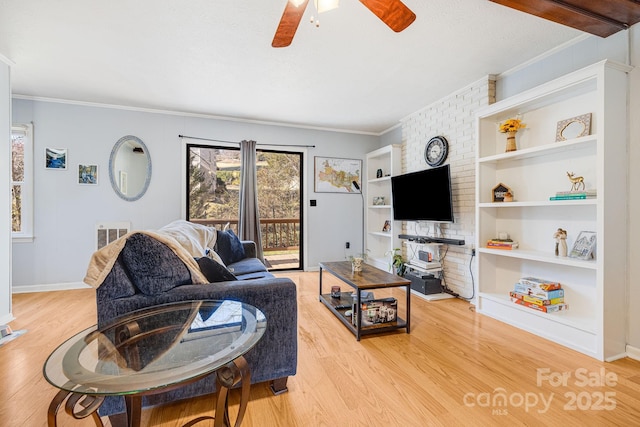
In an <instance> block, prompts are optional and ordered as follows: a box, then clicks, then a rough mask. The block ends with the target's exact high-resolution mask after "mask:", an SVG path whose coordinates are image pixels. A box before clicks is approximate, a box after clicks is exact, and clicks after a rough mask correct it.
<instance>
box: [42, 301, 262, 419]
mask: <svg viewBox="0 0 640 427" xmlns="http://www.w3.org/2000/svg"><path fill="white" fill-rule="evenodd" d="M266 326H267V321H266V318H265V316H264V314H263V313H262V312H261V311H260V310H259V309H257V308H255V307H253V306H251V305H248V304H244V303H241V302H238V301H226V300H225V301H208V300H205V301H186V302H176V303H169V304H164V305H159V306H154V307H150V308H146V309H142V310H138V311H134V312H131V313H129V314H127V315H126V316H123V317H120V318H118V319H117V320H116V321H114V322H112V323H111V324H109V325H107V326H105V327H102V328H98V327H97V326H92V327H90V328H88V329H86V330H84V331H82V332H80V333H78V334H76V335H74V336H73V337H71V338H69V339H68V340H67V341H65V342H64V343H62V344H61V345H60V346H59V347H58V348H56V349H55V350H54V351H53V353H51V355H50V356H49V357H48V358H47V360H46V362H45V364H44V368H43V373H44V377H45V378H46V379H47V381H48V382H49V383H50V384H52V385H53V386H55V387H57V388H59V389H60V391H59V392H58V393H57V394H56V396H55V397H54V399H53V400H52V402H51V404H50V406H49V411H48V414H47V417H48V423H49V426H55V425H56V418H57V413H58V411H59V409H60V407H61V406H62V404H63V403H64V402H65V400H66V405H65V410H66V411H67V413H69V414H70V415H72V416H73V417H74V418H77V419H79V418H85V417H88V416H92V417H93V419H94V421H95V423H96V425H99V426H101V425H102V421H101V419H100V416H99V415H98V412H97V410H98V408H99V407H100V405H101V404H102V402H103V400H104V398H105V397H106V396H124V398H125V403H126V407H127V422H128V425H130V426H139V425H140V418H141V411H142V396H144V395H147V394H153V393H160V392H164V391H167V390H170V389H173V388H178V387H181V386H183V385H185V384H188V383H191V382H194V381H197V380H199V379H201V378H203V377H205V376H207V375H210V374H212V373H214V372H215V373H216V389H217V390H216V404H215V411H216V412H215V417H200V418H198V419H195V420H193V421H192V422H190V423H188V424H187V425H192V424H195V423H197V422H199V421H201V420H203V419H211V418H213V419H214V425H215V426H222V425H231V424H230V422H229V412H228V404H227V396H228V392H229V389H230V388H231V387H233V386H235V385H236V384H238V383H239V382H240V381H242V384H241V399H240V406H239V409H238V414H237V416H236V422H235V425H236V426H239V425H240V423H241V422H242V417H243V416H244V413H245V411H246V406H247V402H248V400H249V386H250V383H251V375H250V371H249V367H248V365H247V362H246V360H245V359H244V357H243V355H244V354H245V353H246V352H247V351H249V350H250V349H251V348H252V347H253V346H254V345H255V344H256V343H257V342H258V341H259V340H260V338H261V337H262V335H263V334H264V331H265V329H266ZM225 423H226V424H225Z"/></svg>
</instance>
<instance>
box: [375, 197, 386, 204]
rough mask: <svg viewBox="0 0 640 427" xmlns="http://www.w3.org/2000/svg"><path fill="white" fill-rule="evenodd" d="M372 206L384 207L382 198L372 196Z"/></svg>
mask: <svg viewBox="0 0 640 427" xmlns="http://www.w3.org/2000/svg"><path fill="white" fill-rule="evenodd" d="M373 205H374V206H384V196H374V198H373Z"/></svg>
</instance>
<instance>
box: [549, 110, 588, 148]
mask: <svg viewBox="0 0 640 427" xmlns="http://www.w3.org/2000/svg"><path fill="white" fill-rule="evenodd" d="M587 135H591V113H587V114H583V115H581V116H576V117H571V118H570V119H565V120H561V121H559V122H558V125H557V127H556V142H558V141H566V140H567V139H573V138H580V137H581V136H587Z"/></svg>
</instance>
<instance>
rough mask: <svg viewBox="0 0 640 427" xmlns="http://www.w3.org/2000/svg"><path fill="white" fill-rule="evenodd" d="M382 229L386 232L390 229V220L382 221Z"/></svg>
mask: <svg viewBox="0 0 640 427" xmlns="http://www.w3.org/2000/svg"><path fill="white" fill-rule="evenodd" d="M382 231H384V232H385V233H388V232H389V231H391V221H389V220H386V221H385V222H384V225H383V226H382Z"/></svg>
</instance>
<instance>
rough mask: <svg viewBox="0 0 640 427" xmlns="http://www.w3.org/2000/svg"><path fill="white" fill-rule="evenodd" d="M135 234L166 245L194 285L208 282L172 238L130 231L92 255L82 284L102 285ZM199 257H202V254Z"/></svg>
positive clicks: (189, 255) (154, 233)
mask: <svg viewBox="0 0 640 427" xmlns="http://www.w3.org/2000/svg"><path fill="white" fill-rule="evenodd" d="M214 232H215V230H214ZM135 233H142V234H146V235H149V236H151V237H153V238H154V239H156V240H158V241H159V242H161V243H164V244H165V245H167V246H168V247H169V248H170V249H171V250H172V251H173V252H174V253H175V254H176V255H177V256H178V258H180V259H181V260H182V262H184V264H185V265H186V266H187V268H188V269H189V271H190V272H191V279H192V281H193V283H194V284H204V283H208V282H209V281H208V280H207V279H206V277H204V275H203V274H202V272H201V271H200V267H198V263H197V262H196V260H195V259H194V257H193V256H192V255H191V253H189V251H188V250H186V249H185V248H184V247H183V246H182V245H181V244H180V242H178V241H177V240H176V239H174V238H173V237H171V236H169V235H167V234H162V233H159V232H154V231H132V232H130V233H127V234H125V235H124V236H122V237H120V238H119V239H118V240H116V241H114V242H112V243H110V244H108V245H107V246H105V247H103V248H102V249H100V250H98V251H96V252H94V253H93V255H92V256H91V261H90V262H89V267H88V268H87V275H86V276H85V278H84V282H85V283H86V284H87V285H89V286H92V287H94V288H97V287H98V286H100V285H101V284H102V282H104V279H106V277H107V276H108V275H109V273H110V272H111V268H112V267H113V264H115V262H116V260H117V259H118V255H120V252H121V251H122V249H123V248H124V245H125V244H126V243H127V239H128V238H129V236H131V235H132V234H135ZM199 256H202V254H200V255H199Z"/></svg>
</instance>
